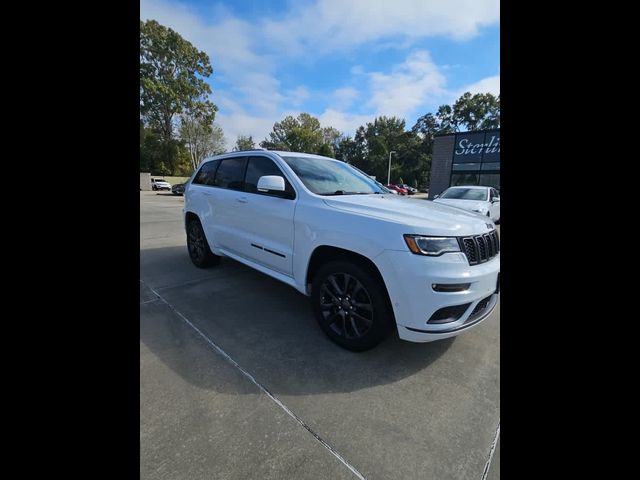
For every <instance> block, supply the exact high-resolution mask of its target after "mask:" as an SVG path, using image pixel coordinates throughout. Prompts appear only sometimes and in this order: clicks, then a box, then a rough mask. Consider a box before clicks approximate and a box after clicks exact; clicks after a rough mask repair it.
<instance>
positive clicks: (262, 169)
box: [244, 157, 296, 198]
mask: <svg viewBox="0 0 640 480" xmlns="http://www.w3.org/2000/svg"><path fill="white" fill-rule="evenodd" d="M264 175H278V176H279V177H282V178H284V185H285V186H284V189H285V190H284V195H282V194H280V195H277V194H269V193H264V192H258V180H259V179H260V177H262V176H264ZM244 189H245V192H250V193H258V194H260V195H275V196H283V197H286V198H295V196H296V195H295V191H294V190H293V187H292V186H291V184H290V183H289V181H288V180H287V178H286V177H285V176H284V174H283V173H282V170H280V168H278V166H277V165H276V164H275V162H274V161H273V160H271V159H270V158H267V157H250V158H249V164H248V165H247V174H246V175H245V180H244Z"/></svg>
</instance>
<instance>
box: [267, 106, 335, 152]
mask: <svg viewBox="0 0 640 480" xmlns="http://www.w3.org/2000/svg"><path fill="white" fill-rule="evenodd" d="M323 135H324V132H323V129H322V128H321V127H320V120H318V119H317V118H316V117H314V116H312V115H309V114H308V113H301V114H300V115H298V116H297V117H296V118H294V117H292V116H291V115H289V116H287V117H286V118H285V119H284V120H282V121H281V122H276V123H275V124H274V125H273V131H272V132H271V133H270V134H269V138H268V139H264V140H263V141H262V142H260V146H261V147H263V148H267V149H270V150H285V151H288V152H303V153H319V152H320V149H321V147H322V145H323V144H324V143H325V142H324V136H323Z"/></svg>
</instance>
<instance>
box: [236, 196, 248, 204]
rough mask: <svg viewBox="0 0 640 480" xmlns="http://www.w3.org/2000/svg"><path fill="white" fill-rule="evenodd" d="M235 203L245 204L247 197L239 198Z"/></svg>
mask: <svg viewBox="0 0 640 480" xmlns="http://www.w3.org/2000/svg"><path fill="white" fill-rule="evenodd" d="M236 202H240V203H247V197H239V198H236Z"/></svg>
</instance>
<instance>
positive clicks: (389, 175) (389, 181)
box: [387, 150, 396, 185]
mask: <svg viewBox="0 0 640 480" xmlns="http://www.w3.org/2000/svg"><path fill="white" fill-rule="evenodd" d="M392 153H396V151H395V150H391V151H390V152H389V173H388V174H387V185H389V184H390V183H391V154H392Z"/></svg>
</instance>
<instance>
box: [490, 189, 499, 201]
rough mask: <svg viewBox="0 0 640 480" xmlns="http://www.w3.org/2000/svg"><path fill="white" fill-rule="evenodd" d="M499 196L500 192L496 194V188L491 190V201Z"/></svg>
mask: <svg viewBox="0 0 640 480" xmlns="http://www.w3.org/2000/svg"><path fill="white" fill-rule="evenodd" d="M497 196H498V192H496V189H495V188H492V189H491V200H493V199H494V198H496V197H497Z"/></svg>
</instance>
